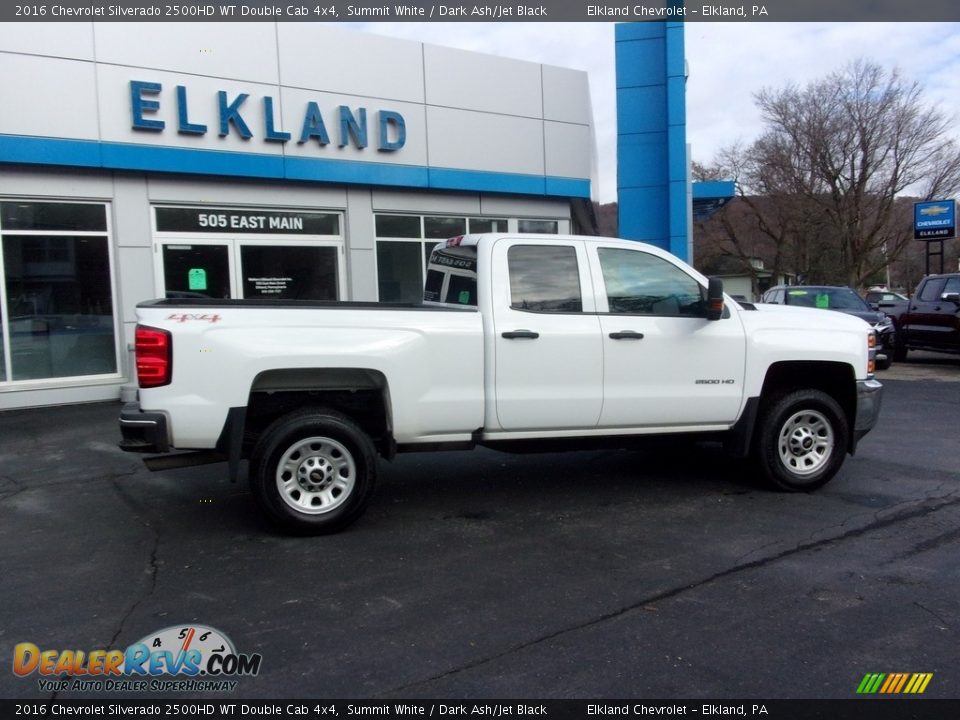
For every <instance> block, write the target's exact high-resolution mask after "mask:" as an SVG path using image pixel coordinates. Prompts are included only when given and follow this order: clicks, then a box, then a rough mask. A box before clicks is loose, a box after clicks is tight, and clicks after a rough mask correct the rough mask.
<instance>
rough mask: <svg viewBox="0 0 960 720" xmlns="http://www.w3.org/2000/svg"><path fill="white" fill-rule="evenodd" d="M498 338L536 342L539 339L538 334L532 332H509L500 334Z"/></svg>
mask: <svg viewBox="0 0 960 720" xmlns="http://www.w3.org/2000/svg"><path fill="white" fill-rule="evenodd" d="M500 337H505V338H506V339H507V340H517V339H518V338H528V339H530V340H536V339H537V338H538V337H540V333H537V332H533V331H532V330H510V331H508V332H505V333H500Z"/></svg>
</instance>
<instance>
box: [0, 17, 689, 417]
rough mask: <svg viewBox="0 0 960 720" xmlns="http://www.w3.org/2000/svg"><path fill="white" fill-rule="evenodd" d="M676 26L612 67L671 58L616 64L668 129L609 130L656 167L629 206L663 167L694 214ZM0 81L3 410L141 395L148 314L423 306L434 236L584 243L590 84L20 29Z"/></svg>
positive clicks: (100, 31) (626, 114)
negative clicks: (274, 302)
mask: <svg viewBox="0 0 960 720" xmlns="http://www.w3.org/2000/svg"><path fill="white" fill-rule="evenodd" d="M668 25H669V24H666V23H656V24H650V26H649V27H648V28H642V29H634V30H631V29H630V28H629V27H627V29H626V31H625V32H626V33H628V34H626V35H623V37H621V33H618V63H619V62H620V60H619V58H620V56H621V51H620V45H621V42H620V41H621V40H623V43H622V44H623V47H624V48H625V49H627V46H628V45H629V46H630V48H632V49H631V50H629V52H635V51H636V50H637V49H638V48H639V49H641V50H642V52H644V53H646V52H649V51H650V50H651V48H652V49H653V52H655V53H656V54H658V56H659V55H663V56H664V57H665V58H666V59H665V61H664V62H661V63H659V65H657V64H656V63H654V67H653V70H651V71H649V72H648V73H647V75H650V77H641V78H639V83H640V85H639V86H637V85H636V83H637V82H638V80H637V77H636V72H635V71H633V72H632V74H630V75H629V77H628V76H627V74H623V73H620V69H619V66H618V76H622V77H624V78H625V80H624V82H623V83H621V84H622V85H623V87H618V97H620V96H621V93H626V94H629V95H630V96H631V97H634V96H636V98H637V100H636V102H638V103H640V104H642V105H643V107H644V108H647V109H649V107H650V104H649V102H647V101H646V100H648V99H650V97H653V96H651V95H650V93H648V92H647V88H649V87H651V86H652V85H662V86H663V88H665V90H663V91H661V92H659V94H657V93H656V92H655V93H654V94H653V95H655V96H656V97H653V99H654V100H656V99H657V98H660V99H661V100H662V102H663V104H664V108H665V112H666V114H664V115H663V118H664V120H663V125H664V126H663V128H660V127H659V123H660V120H659V119H657V120H655V121H654V122H653V125H652V126H649V127H648V126H647V125H649V123H647V125H645V124H644V123H645V122H646V121H643V120H642V119H641V120H640V121H639V122H640V125H638V126H637V127H636V128H634V130H629V123H630V122H633V123H634V125H636V124H637V117H639V116H637V115H636V114H635V113H633V114H631V113H632V111H631V110H630V109H629V108H628V107H626V106H625V107H624V108H623V109H622V110H621V117H619V118H618V124H619V125H620V126H621V130H620V143H621V145H622V146H624V143H625V138H626V145H625V147H627V148H628V149H629V147H630V146H631V143H632V144H633V145H634V146H638V147H641V148H642V149H643V151H644V152H646V153H647V155H648V156H649V155H650V154H651V152H652V153H653V155H654V156H655V157H647V156H643V160H642V162H640V163H639V165H638V164H637V163H634V165H635V166H636V167H634V169H633V170H631V171H630V172H629V177H627V178H626V180H627V181H628V182H629V183H630V184H631V186H630V189H629V192H631V193H633V194H632V195H631V197H632V198H633V203H632V204H633V205H636V206H640V207H641V208H642V209H644V212H646V213H647V214H648V215H649V214H650V213H649V212H648V211H647V210H646V209H647V208H649V207H650V202H649V201H646V200H644V198H646V197H652V196H651V195H650V194H649V193H643V192H640V191H638V190H637V187H641V188H642V187H643V186H644V183H645V182H647V181H646V180H644V178H643V177H642V175H643V173H644V172H648V171H649V168H651V167H653V168H654V169H655V170H656V172H657V173H658V174H659V176H662V181H663V182H662V183H660V187H659V188H658V189H656V190H655V192H654V196H655V195H656V193H657V192H660V193H661V195H662V202H666V203H667V204H674V205H676V209H677V212H678V217H679V216H680V215H684V217H685V213H687V210H686V209H684V208H683V207H681V206H682V205H683V202H684V198H686V197H687V188H688V186H689V184H688V183H687V182H686V175H685V167H686V158H685V148H684V146H682V145H678V144H677V143H676V142H673V143H672V144H671V142H670V140H669V137H670V136H669V135H668V133H669V131H670V127H671V126H672V127H674V128H675V127H676V125H677V123H676V122H675V121H676V119H677V116H676V114H675V112H674V114H673V115H671V114H670V113H671V112H672V111H671V110H670V105H669V102H670V97H674V100H673V102H674V105H676V100H675V95H673V96H671V93H670V91H669V87H668V86H669V78H668V77H667V75H668V74H669V72H668V70H669V67H668V66H669V64H670V62H671V61H670V58H669V57H668V54H664V53H665V51H664V49H663V43H664V39H665V35H664V33H663V32H662V31H661V30H656V29H651V28H653V27H654V26H657V27H661V28H666V27H667V26H668ZM631 32H632V33H634V35H630V34H629V33H631ZM637 32H640V33H641V35H642V37H641V36H636V33H637ZM651 35H653V36H656V37H651ZM651 42H653V45H651ZM654 46H656V47H654ZM680 53H681V54H680V62H681V63H682V42H681V49H680ZM673 56H674V60H673V64H674V65H676V57H675V56H676V51H674V52H673ZM624 62H625V63H626V60H625V61H624ZM664 63H666V66H665V65H664ZM629 65H630V67H633V66H634V63H633V62H630V63H629ZM680 72H681V73H682V72H683V71H682V69H681V70H680ZM651 73H652V75H651ZM674 74H676V73H674ZM631 78H633V79H632V80H631ZM630 83H633V85H631V84H630ZM0 87H2V90H3V97H4V98H5V110H4V112H3V113H0V249H2V253H0V330H2V333H0V337H2V344H0V409H9V408H16V407H29V406H37V405H47V404H60V403H69V402H84V401H95V400H110V399H117V398H119V397H121V395H122V394H124V388H125V387H126V388H127V391H126V392H129V388H130V386H131V382H132V379H131V362H130V347H131V343H132V340H133V331H134V326H135V322H136V313H135V307H136V304H137V303H138V302H141V301H143V300H147V299H150V298H154V297H162V296H170V297H190V296H196V295H204V296H209V297H217V298H275V299H304V300H373V301H386V302H405V301H417V300H418V299H419V297H420V292H421V286H422V281H423V275H424V268H425V262H426V256H427V254H428V253H429V250H430V249H431V248H432V246H433V244H435V243H436V242H437V241H438V240H441V239H445V238H447V237H451V236H455V235H459V234H463V233H467V232H483V231H508V232H517V233H525V232H536V233H569V232H583V231H589V230H590V229H591V227H590V218H591V211H590V200H591V195H592V193H593V190H594V187H595V180H594V167H595V158H594V153H595V145H596V143H595V140H594V132H595V129H594V127H593V122H592V114H591V104H590V91H589V86H588V82H587V75H586V73H585V72H583V71H579V70H573V69H568V68H561V67H554V66H550V65H543V64H538V63H533V62H526V61H520V60H514V59H509V58H504V57H498V56H492V55H486V54H481V53H474V52H467V51H463V50H457V49H451V48H446V47H440V46H436V45H430V44H423V43H419V42H414V41H408V40H398V39H392V38H387V37H381V36H377V35H373V34H367V33H359V32H356V31H353V30H347V29H343V28H339V27H335V26H329V25H314V24H308V23H297V22H276V23H223V24H217V23H144V24H138V23H79V22H78V23H64V24H60V23H18V24H15V25H7V26H6V27H5V28H4V31H3V32H0ZM674 90H676V88H674ZM679 91H680V92H681V93H682V87H681V88H680V90H679ZM638 93H639V94H638ZM648 96H649V97H648ZM641 101H642V102H641ZM644 112H647V110H644ZM661 114H662V113H661ZM631 117H632V118H633V120H632V121H631V120H630V118H631ZM658 117H659V115H658ZM681 119H682V118H681ZM671 123H672V125H671ZM625 128H626V129H625ZM661 130H662V131H663V132H662V133H661ZM682 130H683V128H682V126H681V127H680V131H681V132H682ZM605 131H606V132H614V129H612V128H608V129H605ZM628 131H629V132H628ZM625 133H626V134H625ZM658 133H660V134H658ZM661 134H662V137H661V136H660V135H661ZM678 147H679V150H678V149H677V148H678ZM671 148H672V149H671ZM671 152H674V155H676V154H677V153H678V152H680V153H683V154H684V157H683V159H682V162H683V170H682V171H680V170H677V171H676V172H682V173H683V176H682V177H676V178H671V177H670V172H672V171H670V170H669V167H675V168H679V167H680V165H679V163H680V162H681V160H680V158H679V156H677V157H672V156H670V153H671ZM671 157H672V159H671ZM621 162H622V160H621ZM645 168H646V170H645ZM676 172H675V173H674V174H676ZM681 180H682V182H679V183H678V182H677V181H681ZM657 182H659V180H657ZM671 183H673V185H674V186H675V187H673V186H671ZM627 191H628V190H621V192H622V193H623V192H627ZM638 193H639V194H638ZM671 193H672V194H671ZM657 197H660V196H657ZM660 215H663V213H660ZM658 218H659V216H658ZM660 221H661V220H660V219H658V222H660ZM667 222H668V223H669V219H668V220H667ZM678 222H679V221H678ZM623 224H624V219H623V218H621V227H623ZM627 224H628V225H629V223H627ZM678 227H679V226H677V227H672V228H671V227H662V228H655V229H653V230H651V232H653V231H654V230H655V231H656V232H657V233H659V234H660V235H663V234H664V233H666V235H665V238H666V240H665V243H666V245H665V246H667V247H669V243H670V237H671V236H672V235H676V234H677V233H679V232H680V230H679V229H678ZM682 230H683V232H684V233H685V232H686V230H685V228H684V229H682ZM640 232H641V234H649V233H647V230H646V229H643V228H641V229H640ZM645 239H646V238H645Z"/></svg>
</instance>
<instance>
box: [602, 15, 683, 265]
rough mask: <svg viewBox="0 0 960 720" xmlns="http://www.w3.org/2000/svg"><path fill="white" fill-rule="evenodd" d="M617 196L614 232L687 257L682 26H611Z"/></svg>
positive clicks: (679, 24)
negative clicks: (613, 33) (616, 229)
mask: <svg viewBox="0 0 960 720" xmlns="http://www.w3.org/2000/svg"><path fill="white" fill-rule="evenodd" d="M616 68H617V83H616V84H617V141H618V148H617V199H618V203H619V208H618V212H619V225H620V235H621V237H624V238H627V239H631V240H643V241H645V242H649V243H652V244H654V245H657V246H658V247H662V248H664V249H665V250H669V251H670V252H672V253H674V254H675V255H677V256H678V257H681V258H683V259H686V258H687V254H688V253H687V237H688V224H689V222H688V217H689V214H688V207H689V205H688V203H689V199H688V196H687V187H688V174H687V149H686V145H687V138H686V135H687V126H686V121H687V118H686V62H685V59H684V25H683V23H674V22H644V23H624V24H619V25H617V26H616Z"/></svg>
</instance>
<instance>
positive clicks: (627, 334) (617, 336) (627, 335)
mask: <svg viewBox="0 0 960 720" xmlns="http://www.w3.org/2000/svg"><path fill="white" fill-rule="evenodd" d="M610 339H611V340H643V333H638V332H634V331H633V330H624V331H623V332H612V333H610Z"/></svg>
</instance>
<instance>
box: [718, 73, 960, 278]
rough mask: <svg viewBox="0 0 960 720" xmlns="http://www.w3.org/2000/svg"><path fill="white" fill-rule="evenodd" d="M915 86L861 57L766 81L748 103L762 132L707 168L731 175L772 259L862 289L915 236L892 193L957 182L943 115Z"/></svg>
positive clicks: (952, 187)
mask: <svg viewBox="0 0 960 720" xmlns="http://www.w3.org/2000/svg"><path fill="white" fill-rule="evenodd" d="M922 94H923V93H922V87H921V86H920V85H919V84H918V83H916V82H908V81H906V80H904V79H903V78H902V77H901V76H900V74H899V73H898V72H897V71H896V70H893V71H887V70H885V69H883V68H882V67H881V66H879V65H877V64H875V63H872V62H867V61H857V62H854V63H852V64H850V65H848V66H847V67H846V68H845V69H844V70H842V71H839V72H835V73H832V74H830V75H828V76H827V77H825V78H823V79H822V80H818V81H816V82H813V83H810V84H809V85H807V86H806V87H803V88H801V87H798V86H796V85H789V86H787V87H786V88H783V89H779V90H771V89H764V90H762V91H761V92H760V93H758V94H757V95H756V101H757V104H758V106H759V108H760V110H761V112H762V114H763V118H764V121H765V123H766V130H765V131H764V133H763V134H762V135H761V137H760V138H759V139H757V140H756V141H755V142H754V143H753V144H752V145H750V146H749V147H746V148H744V147H741V146H732V147H731V148H727V149H726V150H724V151H722V152H721V154H720V155H719V159H718V161H717V163H716V164H715V167H714V168H712V170H713V171H716V170H717V169H718V168H721V169H723V170H726V171H727V172H729V173H730V174H731V175H733V176H734V177H735V179H736V180H737V181H738V188H739V193H740V195H741V197H742V198H743V199H744V200H745V201H747V202H748V204H751V203H752V212H753V215H754V218H755V221H756V228H755V229H754V231H756V230H757V229H759V231H760V232H762V233H764V234H765V235H767V236H768V237H770V238H771V240H773V242H774V244H775V245H776V247H777V250H778V253H777V257H778V259H779V260H781V261H783V262H788V263H791V264H794V268H793V269H794V270H796V271H798V272H802V273H806V274H807V276H808V277H809V278H810V280H811V281H817V282H823V281H830V282H844V283H847V284H850V285H853V286H855V287H856V286H862V285H864V284H866V283H867V282H868V281H869V280H870V279H871V278H872V277H876V276H877V274H878V273H880V272H881V271H882V270H883V269H884V268H885V267H886V266H887V265H888V264H889V263H890V262H892V261H893V260H895V259H896V258H897V257H899V256H900V254H901V253H902V252H903V251H904V249H905V248H906V247H907V246H908V245H909V244H910V243H911V242H913V240H912V238H913V234H912V225H911V223H910V221H909V219H908V218H907V217H906V216H905V213H904V204H903V203H902V202H901V203H898V202H896V198H897V197H898V196H900V195H903V194H904V193H907V192H909V193H910V194H911V195H914V196H916V197H918V198H920V199H941V198H946V197H951V196H952V195H954V194H955V193H956V192H957V191H958V190H960V147H958V145H957V143H956V142H955V141H954V140H953V139H952V138H951V137H950V132H951V129H952V121H951V119H949V118H948V117H946V116H945V115H944V114H943V112H941V111H940V110H939V109H938V108H936V107H933V106H929V105H926V104H925V103H924V102H923V97H922ZM708 170H710V169H704V172H706V171H708ZM757 198H764V199H765V201H764V202H763V203H760V202H758V201H757ZM778 269H779V268H778Z"/></svg>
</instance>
